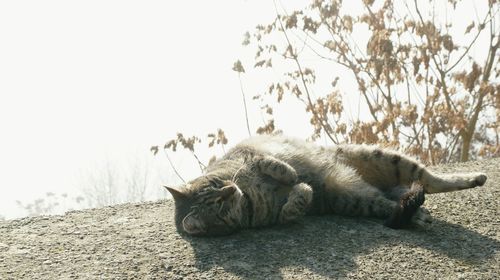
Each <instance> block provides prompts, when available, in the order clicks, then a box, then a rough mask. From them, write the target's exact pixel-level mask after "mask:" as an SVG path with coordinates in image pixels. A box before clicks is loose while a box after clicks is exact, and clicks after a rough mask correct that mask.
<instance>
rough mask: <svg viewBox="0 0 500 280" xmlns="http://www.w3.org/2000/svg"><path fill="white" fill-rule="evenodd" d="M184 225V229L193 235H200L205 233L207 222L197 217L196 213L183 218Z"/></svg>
mask: <svg viewBox="0 0 500 280" xmlns="http://www.w3.org/2000/svg"><path fill="white" fill-rule="evenodd" d="M182 227H183V228H184V230H185V231H186V232H187V233H189V234H191V235H200V234H203V233H205V231H206V230H205V229H206V226H205V223H204V222H203V221H201V220H200V219H198V218H196V217H195V216H194V215H192V214H190V215H187V216H186V217H185V218H184V219H183V220H182Z"/></svg>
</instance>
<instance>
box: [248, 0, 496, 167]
mask: <svg viewBox="0 0 500 280" xmlns="http://www.w3.org/2000/svg"><path fill="white" fill-rule="evenodd" d="M379 2H380V1H366V0H363V1H362V3H363V5H364V8H365V11H364V12H363V13H362V14H361V15H359V16H356V15H354V14H351V13H352V11H348V10H346V9H343V2H342V1H324V0H313V1H311V5H310V6H308V7H304V8H303V9H300V10H296V11H285V10H284V9H285V8H283V7H282V10H279V9H278V6H276V13H277V16H276V19H275V20H274V21H273V22H271V23H270V24H267V25H259V26H257V28H256V29H255V31H254V34H253V36H252V37H253V38H255V39H257V40H255V42H251V41H250V40H246V45H249V46H254V47H255V48H256V50H257V51H256V56H255V67H261V66H263V65H264V63H265V62H266V61H271V60H272V61H273V63H274V64H277V63H284V62H286V61H290V62H292V64H287V65H295V67H292V68H289V69H288V71H286V72H284V73H283V78H284V79H283V80H282V81H275V82H273V83H272V84H271V85H270V86H269V88H268V90H267V92H266V93H265V95H274V96H276V100H277V101H278V103H279V104H281V103H282V101H283V100H284V97H285V96H286V95H290V96H293V97H295V98H297V99H298V100H300V101H301V102H302V103H303V104H304V109H305V111H306V112H308V113H310V123H311V125H312V128H313V133H312V135H311V136H312V139H316V138H318V137H321V135H323V133H324V134H326V135H327V136H328V138H329V139H330V140H331V141H332V142H334V143H340V142H351V143H378V144H381V145H391V146H397V147H399V148H401V149H404V150H406V151H407V152H408V153H410V154H413V155H415V156H417V157H418V158H420V159H421V160H424V161H427V162H430V163H439V162H448V161H456V160H461V161H466V160H468V159H469V157H470V156H472V157H474V158H475V157H477V156H479V157H485V156H496V155H498V154H499V150H500V148H499V147H500V142H499V133H500V131H499V126H498V124H499V119H500V106H499V101H498V100H499V97H498V88H499V84H498V76H499V73H500V70H499V66H498V64H499V63H498V53H497V49H498V47H499V45H500V34H499V33H498V30H497V31H495V28H494V26H495V24H498V22H499V21H500V11H499V10H500V7H499V4H498V1H490V2H489V5H488V7H487V8H488V10H486V11H482V12H483V13H482V18H480V19H478V20H477V21H473V22H471V23H470V24H469V25H468V26H467V27H466V30H465V34H469V35H468V37H467V38H469V37H470V38H469V39H470V40H469V43H468V44H466V45H459V44H458V43H457V42H456V40H454V38H453V34H455V35H456V34H457V33H456V32H455V33H453V32H450V30H451V28H452V23H451V22H448V21H443V22H439V20H438V19H436V17H435V15H434V14H433V11H429V12H428V13H423V12H422V11H423V9H422V7H420V5H424V3H421V2H419V1H413V3H411V4H410V3H406V2H405V3H403V2H398V3H396V2H393V1H390V0H387V1H384V2H383V3H379ZM379 4H382V5H379ZM461 4H462V3H461V2H460V1H450V2H449V3H448V6H447V12H448V13H453V12H454V11H455V10H456V9H457V6H460V5H461ZM281 5H283V4H282V3H281ZM430 5H431V6H432V5H433V4H432V3H431V4H430ZM362 27H367V29H368V30H369V34H370V35H369V39H368V43H367V45H366V47H365V48H362V47H361V45H360V44H359V43H358V42H356V40H354V39H353V38H355V37H354V36H353V34H354V33H355V32H356V30H357V29H359V28H362ZM484 32H489V33H490V36H489V37H490V45H489V46H485V47H484V48H483V49H482V50H481V51H483V52H485V53H486V54H487V59H486V60H485V61H478V60H476V59H474V58H473V57H471V54H470V50H471V48H472V47H473V46H475V44H476V42H477V41H476V39H477V38H478V37H479V36H480V35H481V34H484ZM495 32H497V33H495ZM274 34H282V35H283V36H281V37H279V36H276V35H274ZM458 35H461V34H460V33H458ZM249 37H250V36H247V37H246V38H249ZM276 38H283V40H281V41H280V40H279V39H276ZM292 38H293V39H292ZM304 49H308V50H310V52H309V53H306V52H304ZM308 54H309V55H311V54H313V55H315V56H317V57H319V58H320V59H323V60H325V61H327V62H328V63H330V64H331V65H332V69H333V67H338V66H339V65H340V66H343V67H345V68H346V69H348V70H349V71H350V72H351V74H352V77H353V78H354V80H355V81H356V82H357V84H358V92H357V93H350V94H360V95H361V100H363V101H364V104H365V105H366V107H367V108H368V114H369V118H368V119H359V120H349V119H348V118H347V116H346V110H345V109H346V108H344V106H343V102H342V101H343V100H342V95H341V94H340V89H339V88H337V86H336V85H337V81H338V79H339V78H338V77H335V78H334V80H333V81H332V82H331V85H332V86H333V91H330V92H329V93H324V94H321V96H318V97H313V96H312V94H311V92H310V88H311V87H315V86H316V78H317V76H316V70H317V69H314V66H309V65H306V64H305V63H304V62H303V61H302V60H301V57H302V56H304V57H305V56H307V55H308ZM309 60H310V59H309ZM459 67H460V68H461V70H459ZM332 92H333V93H332ZM259 96H261V95H259ZM267 106H268V107H270V105H267ZM271 126H272V129H269V127H271ZM265 127H267V129H264V128H265ZM265 127H264V128H259V133H263V132H265V133H270V132H272V131H273V130H274V122H271V120H269V122H268V124H267V125H266V126H265Z"/></svg>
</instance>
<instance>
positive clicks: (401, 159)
mask: <svg viewBox="0 0 500 280" xmlns="http://www.w3.org/2000/svg"><path fill="white" fill-rule="evenodd" d="M332 152H333V154H334V156H335V158H336V160H339V161H341V162H343V163H345V164H346V165H348V166H350V167H353V168H354V169H356V171H357V172H358V173H359V174H360V175H361V177H362V178H363V180H365V181H366V182H368V183H369V184H371V185H373V186H375V187H377V188H379V189H380V190H382V191H390V190H391V189H392V188H395V187H398V186H410V185H411V184H412V183H413V182H420V183H421V184H422V186H423V189H424V192H425V193H440V192H451V191H458V190H463V189H469V188H474V187H477V186H482V185H484V183H485V182H486V179H487V177H486V175H485V174H483V173H457V174H443V175H440V174H439V175H438V174H434V173H433V172H431V171H430V170H429V169H427V168H426V167H425V166H424V165H423V164H421V163H419V162H418V161H416V160H414V159H412V158H410V157H407V156H405V155H403V154H401V153H399V152H396V151H392V150H388V149H381V148H378V147H376V146H368V145H339V146H337V147H334V148H332Z"/></svg>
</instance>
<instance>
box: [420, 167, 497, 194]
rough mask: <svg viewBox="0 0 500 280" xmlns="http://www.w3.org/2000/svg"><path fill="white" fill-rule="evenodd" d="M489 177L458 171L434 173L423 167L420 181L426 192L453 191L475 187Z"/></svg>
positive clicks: (482, 183)
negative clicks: (454, 172)
mask: <svg viewBox="0 0 500 280" xmlns="http://www.w3.org/2000/svg"><path fill="white" fill-rule="evenodd" d="M486 180H487V177H486V175H485V174H483V173H456V174H442V175H441V174H439V175H438V174H433V173H431V172H430V171H428V170H427V169H423V170H422V172H421V174H420V176H419V181H420V182H421V183H422V185H423V186H424V190H425V192H426V193H441V192H452V191H459V190H465V189H470V188H475V187H477V186H482V185H484V184H485V183H486Z"/></svg>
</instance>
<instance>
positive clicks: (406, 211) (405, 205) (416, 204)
mask: <svg viewBox="0 0 500 280" xmlns="http://www.w3.org/2000/svg"><path fill="white" fill-rule="evenodd" d="M424 201H425V196H424V188H423V186H422V185H420V184H418V183H413V185H412V186H411V188H410V190H409V191H407V192H405V193H404V194H403V195H402V196H401V197H400V198H399V201H398V204H397V206H396V208H395V209H394V211H393V212H392V214H391V216H390V217H389V218H388V219H387V220H386V221H385V223H384V225H386V226H388V227H390V228H395V229H397V228H403V227H406V226H408V225H410V224H411V223H412V222H416V223H420V222H426V220H424V219H426V218H430V217H425V216H422V215H420V214H421V213H419V209H420V206H422V204H424ZM422 211H423V210H420V212H422ZM417 214H418V215H417Z"/></svg>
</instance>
